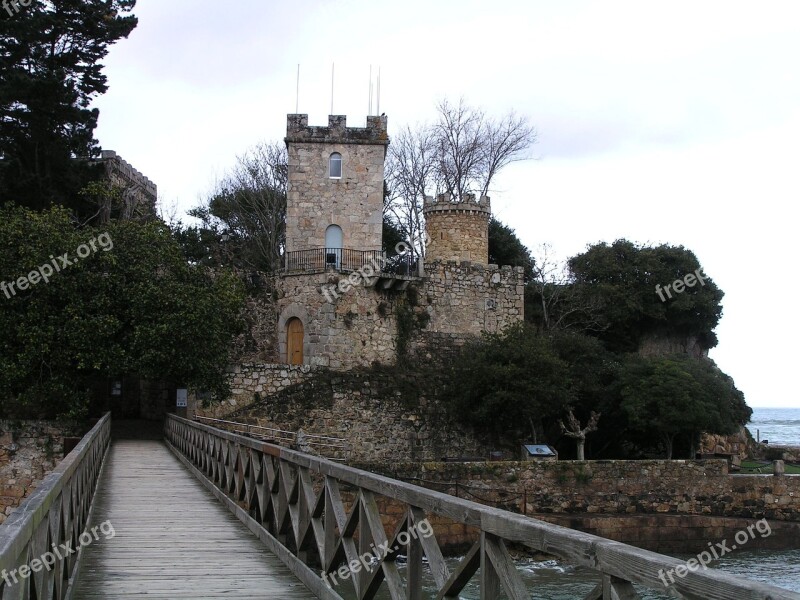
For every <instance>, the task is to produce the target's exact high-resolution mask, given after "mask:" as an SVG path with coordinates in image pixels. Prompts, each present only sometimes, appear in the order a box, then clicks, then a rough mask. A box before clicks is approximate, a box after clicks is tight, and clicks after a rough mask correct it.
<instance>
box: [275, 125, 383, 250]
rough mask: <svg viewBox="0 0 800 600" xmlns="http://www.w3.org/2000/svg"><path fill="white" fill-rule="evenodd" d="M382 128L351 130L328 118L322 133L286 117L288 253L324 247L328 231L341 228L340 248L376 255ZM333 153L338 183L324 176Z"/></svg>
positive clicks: (380, 214) (380, 233)
mask: <svg viewBox="0 0 800 600" xmlns="http://www.w3.org/2000/svg"><path fill="white" fill-rule="evenodd" d="M386 127H387V121H386V117H368V119H367V127H366V128H357V127H347V123H346V117H344V116H340V115H331V116H330V117H329V122H328V127H309V126H308V115H289V116H288V124H287V130H286V146H287V149H288V160H289V179H288V188H287V205H286V222H287V227H286V250H287V251H288V252H292V251H295V250H304V249H309V248H322V247H325V246H326V243H325V230H326V228H327V227H328V226H329V225H338V226H339V227H341V228H342V233H343V236H344V239H343V243H342V247H343V248H351V249H355V250H380V249H381V247H382V236H383V179H384V178H383V165H384V160H385V157H386V146H387V145H388V144H389V137H388V135H387V133H386ZM333 152H338V153H339V154H341V156H342V176H341V178H332V177H330V176H329V171H328V166H329V164H328V161H329V158H330V156H331V154H332V153H333Z"/></svg>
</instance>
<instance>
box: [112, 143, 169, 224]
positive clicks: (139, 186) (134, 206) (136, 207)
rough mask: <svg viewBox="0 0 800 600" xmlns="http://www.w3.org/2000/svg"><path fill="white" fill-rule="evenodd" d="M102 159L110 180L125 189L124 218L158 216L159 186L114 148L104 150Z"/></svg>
mask: <svg viewBox="0 0 800 600" xmlns="http://www.w3.org/2000/svg"><path fill="white" fill-rule="evenodd" d="M101 161H102V163H103V164H104V165H105V169H106V176H107V177H108V179H109V181H111V182H112V183H114V184H116V185H119V186H120V187H122V189H123V214H122V218H123V219H132V218H137V217H144V218H156V217H157V216H158V213H157V211H156V202H157V201H158V187H157V186H156V184H155V183H153V182H152V181H150V179H148V178H147V177H145V176H144V175H143V174H142V173H140V172H139V171H137V170H136V169H135V168H133V166H131V165H130V164H129V163H128V162H126V161H125V160H123V159H122V158H121V157H120V156H119V155H118V154H117V153H116V152H114V151H113V150H103V151H102V154H101Z"/></svg>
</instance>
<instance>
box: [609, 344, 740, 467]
mask: <svg viewBox="0 0 800 600" xmlns="http://www.w3.org/2000/svg"><path fill="white" fill-rule="evenodd" d="M620 386H621V396H622V404H621V407H622V409H623V411H624V412H625V413H626V415H627V417H628V422H629V424H630V426H631V428H632V429H634V430H638V431H639V432H640V433H642V434H643V435H645V436H651V437H653V438H656V439H660V440H661V442H662V444H663V448H664V450H665V453H666V458H668V459H669V458H672V457H673V450H674V446H675V441H676V438H677V437H679V436H682V437H684V438H685V439H686V440H687V441H688V442H689V443H688V447H689V453H690V457H691V458H693V457H694V449H695V447H696V442H697V440H698V438H699V436H700V433H701V432H707V433H716V434H723V435H727V434H731V433H734V432H736V431H737V430H738V429H739V427H741V426H742V425H744V424H745V423H747V422H748V421H749V419H750V415H751V414H752V410H751V409H750V408H749V407H748V406H747V405H746V404H745V402H744V395H743V394H742V393H741V392H740V391H739V390H737V389H736V387H735V386H734V384H733V381H732V380H731V379H730V377H728V376H727V375H725V374H724V373H722V372H721V371H720V370H719V369H717V368H716V367H715V366H714V365H713V364H712V363H710V362H707V361H698V360H695V359H692V358H690V357H688V356H685V355H677V356H669V357H655V358H641V357H638V356H633V355H632V356H630V357H629V358H628V359H627V361H626V362H625V364H624V366H623V368H622V371H621V375H620Z"/></svg>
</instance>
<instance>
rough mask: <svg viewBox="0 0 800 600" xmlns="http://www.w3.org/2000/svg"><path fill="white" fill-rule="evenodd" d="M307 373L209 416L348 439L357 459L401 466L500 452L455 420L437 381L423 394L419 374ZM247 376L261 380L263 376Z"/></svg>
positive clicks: (352, 456)
mask: <svg viewBox="0 0 800 600" xmlns="http://www.w3.org/2000/svg"><path fill="white" fill-rule="evenodd" d="M296 368H298V369H299V368H300V367H296ZM284 369H285V367H284ZM301 373H302V371H301ZM303 375H304V376H305V377H306V378H305V380H304V381H303V382H301V383H299V384H296V385H290V386H288V387H286V388H285V389H283V390H282V391H280V392H278V393H276V394H273V395H270V396H269V397H265V398H263V400H261V401H260V402H259V403H257V404H250V405H248V406H245V407H244V408H238V409H237V408H234V407H230V408H228V406H225V405H223V406H222V407H219V406H217V407H215V408H214V409H212V411H215V412H213V413H209V412H207V411H203V414H206V415H208V416H216V417H228V418H231V419H233V420H236V421H240V422H247V423H251V424H256V425H261V426H263V427H274V428H277V429H283V430H288V431H298V430H300V429H302V430H303V431H304V432H305V433H307V434H319V435H330V436H335V437H339V438H343V439H345V440H346V441H348V442H349V443H350V445H351V447H352V452H351V456H350V458H351V460H355V461H378V462H383V463H384V464H393V463H394V462H396V461H418V460H419V461H424V460H441V459H442V458H444V457H453V456H471V457H486V456H488V455H489V452H490V451H491V450H492V448H491V447H490V446H489V445H487V444H485V443H484V442H483V441H482V440H480V439H479V438H478V437H477V436H476V435H475V434H474V433H473V432H472V431H471V430H469V429H466V428H464V427H462V426H460V425H458V424H455V423H453V420H452V418H449V417H448V415H447V414H446V413H445V410H444V408H443V407H442V406H441V405H440V404H439V403H438V402H437V401H436V400H435V399H434V398H433V397H432V395H428V391H427V390H431V389H434V388H435V387H436V384H435V382H429V384H428V385H426V386H424V389H422V386H420V385H419V383H418V381H417V379H416V374H415V373H401V372H398V371H394V370H385V371H377V370H372V371H351V372H348V373H339V372H335V371H331V370H326V369H322V370H311V371H309V372H308V373H307V374H305V373H304V374H303ZM247 379H249V380H250V381H251V382H255V380H256V377H255V373H253V374H251V375H248V376H247ZM251 385H252V384H251ZM229 406H230V405H229Z"/></svg>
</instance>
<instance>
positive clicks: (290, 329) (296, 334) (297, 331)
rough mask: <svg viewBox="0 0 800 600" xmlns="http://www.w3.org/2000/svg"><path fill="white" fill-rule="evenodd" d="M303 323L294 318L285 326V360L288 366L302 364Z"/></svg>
mask: <svg viewBox="0 0 800 600" xmlns="http://www.w3.org/2000/svg"><path fill="white" fill-rule="evenodd" d="M303 335H304V333H303V322H302V321H301V320H300V319H298V318H296V317H294V318H292V319H289V322H288V323H287V324H286V360H287V362H288V363H289V364H290V365H302V364H303Z"/></svg>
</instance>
